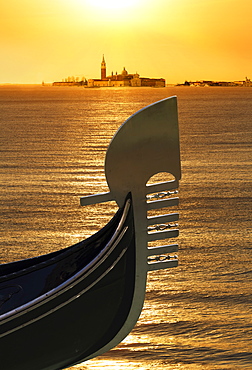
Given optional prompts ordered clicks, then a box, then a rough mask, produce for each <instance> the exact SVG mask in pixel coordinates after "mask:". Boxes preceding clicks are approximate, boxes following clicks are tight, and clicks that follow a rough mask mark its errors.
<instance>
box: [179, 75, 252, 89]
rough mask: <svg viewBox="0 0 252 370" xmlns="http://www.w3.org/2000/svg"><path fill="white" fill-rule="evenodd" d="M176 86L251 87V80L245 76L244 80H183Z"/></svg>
mask: <svg viewBox="0 0 252 370" xmlns="http://www.w3.org/2000/svg"><path fill="white" fill-rule="evenodd" d="M176 86H195V87H205V86H231V87H237V86H242V87H252V81H251V80H250V79H249V78H247V77H246V78H245V80H244V81H231V82H229V81H205V80H200V81H194V82H193V81H185V82H184V83H183V84H177V85H176Z"/></svg>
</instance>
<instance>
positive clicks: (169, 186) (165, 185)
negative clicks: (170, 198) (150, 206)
mask: <svg viewBox="0 0 252 370" xmlns="http://www.w3.org/2000/svg"><path fill="white" fill-rule="evenodd" d="M178 186H179V185H178V181H176V180H172V181H165V182H159V183H156V184H148V185H146V193H147V194H151V193H156V192H158V191H165V190H173V189H176V188H178Z"/></svg>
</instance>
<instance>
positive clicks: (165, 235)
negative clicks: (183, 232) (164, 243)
mask: <svg viewBox="0 0 252 370" xmlns="http://www.w3.org/2000/svg"><path fill="white" fill-rule="evenodd" d="M178 235H179V230H178V229H173V230H168V231H167V230H164V231H157V232H153V233H148V235H147V239H148V241H149V242H151V241H154V240H158V239H160V240H161V239H169V238H176V237H177V236H178Z"/></svg>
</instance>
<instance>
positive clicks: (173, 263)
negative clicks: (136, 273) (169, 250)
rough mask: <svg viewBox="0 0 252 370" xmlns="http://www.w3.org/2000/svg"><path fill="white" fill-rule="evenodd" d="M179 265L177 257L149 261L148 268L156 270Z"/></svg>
mask: <svg viewBox="0 0 252 370" xmlns="http://www.w3.org/2000/svg"><path fill="white" fill-rule="evenodd" d="M177 266H178V260H177V259H172V260H166V261H157V262H151V263H148V270H149V271H155V270H161V269H167V268H172V267H177Z"/></svg>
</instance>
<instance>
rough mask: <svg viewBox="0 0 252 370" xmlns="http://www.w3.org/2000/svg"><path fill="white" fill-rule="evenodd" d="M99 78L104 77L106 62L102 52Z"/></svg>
mask: <svg viewBox="0 0 252 370" xmlns="http://www.w3.org/2000/svg"><path fill="white" fill-rule="evenodd" d="M101 79H102V80H105V79H106V62H105V59H104V54H103V58H102V62H101Z"/></svg>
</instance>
